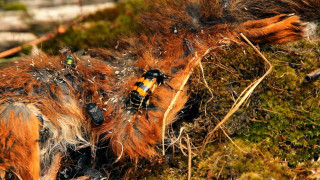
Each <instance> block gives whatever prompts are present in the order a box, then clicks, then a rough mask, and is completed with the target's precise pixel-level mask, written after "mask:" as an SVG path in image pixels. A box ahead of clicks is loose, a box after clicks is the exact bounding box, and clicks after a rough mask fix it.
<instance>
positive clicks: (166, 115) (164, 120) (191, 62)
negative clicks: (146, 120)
mask: <svg viewBox="0 0 320 180" xmlns="http://www.w3.org/2000/svg"><path fill="white" fill-rule="evenodd" d="M213 49H216V48H209V49H207V51H206V52H205V53H204V54H203V55H202V56H201V57H200V58H198V53H197V52H195V56H194V57H193V58H192V59H191V60H190V63H189V65H190V66H191V65H193V67H194V66H196V65H197V64H198V63H199V62H200V61H201V59H202V58H203V57H204V56H206V55H207V54H208V53H210V52H211V51H212V50H213ZM197 58H198V59H197ZM195 59H196V61H195V62H194V60H195ZM193 67H190V69H188V70H189V72H188V74H187V76H186V78H185V79H184V81H183V82H182V84H181V86H180V88H179V91H177V93H176V95H175V96H174V97H173V99H172V101H171V103H170V105H169V106H168V108H167V110H166V112H165V113H164V115H163V121H162V155H165V154H166V153H165V148H164V137H165V134H166V133H165V132H166V120H167V117H168V115H169V112H170V111H171V109H172V108H173V106H174V104H175V103H176V101H177V99H178V97H179V95H180V93H181V92H182V90H183V88H184V86H185V85H186V83H187V82H188V80H189V78H190V76H191V74H192V70H193Z"/></svg>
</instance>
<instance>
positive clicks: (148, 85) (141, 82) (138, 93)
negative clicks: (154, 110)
mask: <svg viewBox="0 0 320 180" xmlns="http://www.w3.org/2000/svg"><path fill="white" fill-rule="evenodd" d="M168 78H169V76H168V75H166V74H165V73H164V72H162V71H160V70H158V69H152V70H149V71H147V72H145V73H144V74H143V75H142V76H141V77H140V78H139V79H138V81H137V82H136V83H135V84H134V86H133V87H132V89H131V91H130V97H129V104H130V106H131V107H132V108H133V109H134V111H139V110H140V109H142V108H145V109H146V118H147V119H148V105H149V97H150V93H151V92H153V91H154V89H155V88H156V85H161V84H166V83H165V79H168ZM166 85H167V86H168V87H170V88H171V89H173V88H172V87H171V86H170V85H169V84H166Z"/></svg>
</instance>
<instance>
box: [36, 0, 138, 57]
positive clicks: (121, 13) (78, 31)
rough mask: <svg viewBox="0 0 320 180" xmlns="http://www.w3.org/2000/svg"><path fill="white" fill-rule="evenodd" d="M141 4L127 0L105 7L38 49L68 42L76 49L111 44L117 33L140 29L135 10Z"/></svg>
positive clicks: (54, 49)
mask: <svg viewBox="0 0 320 180" xmlns="http://www.w3.org/2000/svg"><path fill="white" fill-rule="evenodd" d="M141 8H143V0H129V1H126V2H123V3H118V4H117V6H116V8H114V9H105V10H102V11H99V12H97V13H95V14H92V15H90V16H88V17H86V18H85V19H84V20H82V21H80V23H77V24H75V25H73V26H72V27H70V28H68V29H67V32H66V33H65V34H59V35H58V36H56V37H55V38H54V39H53V40H50V41H47V42H45V43H44V44H43V45H42V46H41V49H43V50H44V51H45V52H47V53H49V54H56V53H57V52H58V50H59V49H60V48H61V47H65V46H71V47H72V48H73V49H74V50H75V51H76V50H81V49H87V48H90V47H110V46H111V44H112V42H113V41H114V39H116V37H117V36H120V35H128V36H129V35H130V34H131V33H132V32H137V31H139V29H140V28H139V26H138V25H137V20H138V16H137V15H138V13H139V11H140V10H141Z"/></svg>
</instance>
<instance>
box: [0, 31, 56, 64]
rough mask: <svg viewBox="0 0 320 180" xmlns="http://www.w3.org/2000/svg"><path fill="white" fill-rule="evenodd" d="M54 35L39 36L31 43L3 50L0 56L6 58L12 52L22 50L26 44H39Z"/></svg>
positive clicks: (27, 44)
mask: <svg viewBox="0 0 320 180" xmlns="http://www.w3.org/2000/svg"><path fill="white" fill-rule="evenodd" d="M52 37H53V35H46V36H44V37H41V38H38V39H36V40H34V41H31V42H29V43H26V44H23V45H21V46H17V47H15V48H12V49H9V50H6V51H3V52H1V53H0V58H4V57H6V56H9V55H11V54H14V53H17V52H19V51H21V50H22V49H23V47H25V46H33V45H37V44H39V43H41V42H43V41H46V40H48V39H51V38H52Z"/></svg>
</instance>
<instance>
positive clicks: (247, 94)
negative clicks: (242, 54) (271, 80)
mask: <svg viewBox="0 0 320 180" xmlns="http://www.w3.org/2000/svg"><path fill="white" fill-rule="evenodd" d="M240 35H241V37H242V38H243V39H244V40H246V41H247V42H248V44H249V45H250V46H251V47H252V48H253V49H254V50H255V51H256V52H257V53H258V54H259V55H260V56H261V57H262V59H263V60H264V61H266V62H267V63H268V65H269V69H268V71H267V72H266V73H265V74H264V75H263V76H262V77H261V78H259V79H258V80H256V81H254V82H253V83H251V84H250V85H249V86H248V87H247V88H246V89H245V90H244V91H242V93H241V95H240V96H239V97H238V99H237V100H236V102H235V103H234V105H233V106H232V108H231V109H230V111H229V112H228V113H227V115H226V116H225V117H224V118H223V119H222V121H220V122H219V123H218V124H217V125H216V127H215V128H214V129H213V130H212V131H211V132H209V133H208V135H207V136H206V138H205V140H204V143H203V145H202V148H201V150H200V153H201V154H202V153H203V150H204V148H205V147H206V145H207V143H208V141H209V140H210V139H211V137H212V136H213V133H214V132H215V131H216V130H217V129H218V128H220V127H221V125H222V124H224V123H225V122H226V121H227V120H228V118H229V117H230V116H231V115H233V114H234V113H235V112H236V111H237V110H238V109H239V108H240V106H241V105H242V104H243V103H244V102H245V101H246V100H247V99H248V98H249V97H250V95H251V94H252V92H253V91H254V89H255V88H256V87H257V86H258V85H259V84H260V82H261V81H262V80H263V79H264V78H265V77H266V76H267V75H268V74H270V73H271V71H272V65H271V63H270V62H269V61H268V59H267V58H265V57H264V55H263V54H262V53H261V52H260V51H259V50H258V49H257V48H256V47H255V46H254V45H253V44H252V43H251V42H250V41H249V40H248V38H246V37H245V36H244V35H243V34H242V33H241V34H240Z"/></svg>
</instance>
